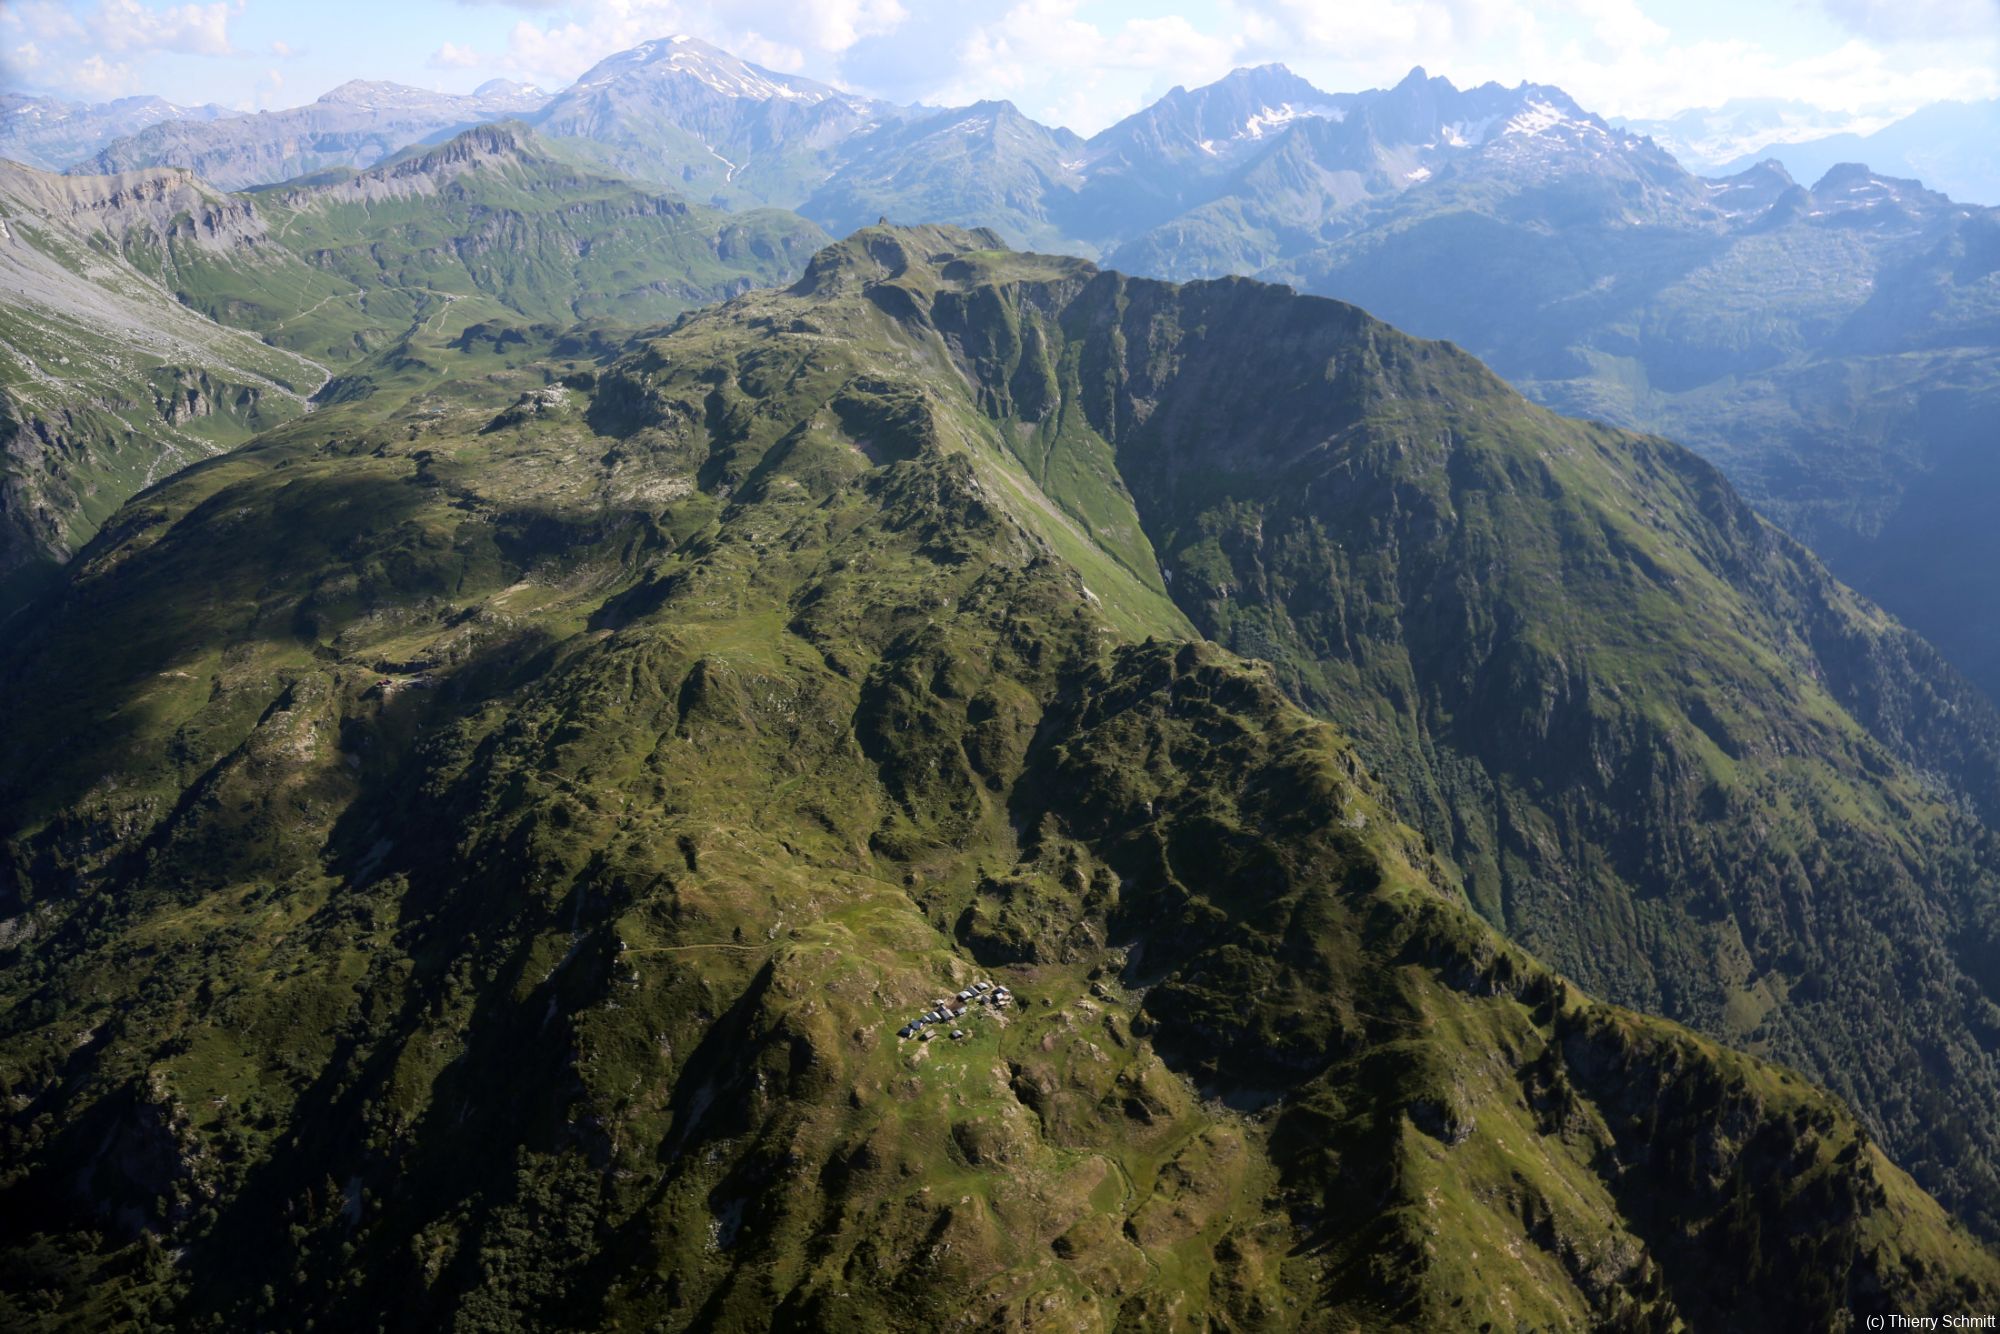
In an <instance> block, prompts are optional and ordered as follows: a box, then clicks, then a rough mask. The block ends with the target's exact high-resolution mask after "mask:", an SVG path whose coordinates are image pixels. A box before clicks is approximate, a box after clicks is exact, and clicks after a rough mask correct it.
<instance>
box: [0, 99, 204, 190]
mask: <svg viewBox="0 0 2000 1334" xmlns="http://www.w3.org/2000/svg"><path fill="white" fill-rule="evenodd" d="M233 114H235V113H234V112H231V111H229V110H227V109H226V108H223V107H219V106H216V105H214V104H213V103H210V104H208V105H205V106H198V107H184V106H176V105H175V104H174V103H172V102H169V101H167V100H166V99H165V98H163V97H121V98H117V99H116V100H114V101H110V102H99V103H85V102H71V101H68V100H66V99H63V98H59V97H31V96H28V95H27V94H24V93H0V158H5V159H7V160H8V161H10V162H18V163H21V164H23V165H24V166H29V167H40V168H42V169H43V170H44V171H61V170H62V169H63V168H64V167H67V166H69V165H70V164H72V163H75V162H80V161H83V160H84V159H86V158H89V157H92V156H94V155H95V154H96V153H98V152H99V151H100V150H102V149H103V148H104V147H105V146H107V145H108V144H111V143H112V142H114V141H116V140H119V139H123V138H125V137H127V136H128V135H133V134H137V133H138V132H140V131H141V130H144V129H146V128H148V127H150V126H153V125H158V124H161V123H162V122H167V121H211V120H220V119H222V118H223V117H226V116H230V115H233Z"/></svg>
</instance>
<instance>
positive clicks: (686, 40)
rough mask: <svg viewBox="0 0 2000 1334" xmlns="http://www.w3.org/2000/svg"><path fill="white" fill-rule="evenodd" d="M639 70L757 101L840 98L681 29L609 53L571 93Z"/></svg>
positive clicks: (818, 85) (835, 91) (831, 91)
mask: <svg viewBox="0 0 2000 1334" xmlns="http://www.w3.org/2000/svg"><path fill="white" fill-rule="evenodd" d="M640 70H647V71H650V72H653V73H656V74H657V73H669V74H671V75H673V76H677V77H680V78H686V79H692V80H694V81H695V82H697V83H701V84H705V85H706V86H708V87H709V88H712V89H714V90H715V91H716V92H718V93H721V94H722V95H723V96H725V97H733V98H743V99H746V100H749V101H756V102H769V101H787V102H804V103H818V102H825V101H828V100H830V99H833V98H837V97H840V96H841V94H840V93H839V92H838V91H837V90H835V89H832V88H829V87H827V86H826V85H824V84H819V83H814V82H813V81H812V80H810V79H798V78H792V77H791V76H789V75H784V74H778V73H774V72H773V71H771V70H767V69H764V68H762V67H761V66H758V65H753V64H751V63H750V62H749V61H747V60H742V59H740V58H738V57H736V56H733V55H731V54H729V52H727V51H724V50H721V49H719V48H717V47H714V46H710V45H709V44H708V43H707V42H704V41H702V40H700V39H699V38H696V37H689V36H687V35H686V34H682V33H676V34H675V35H673V36H671V37H660V38H655V39H654V40H652V41H648V42H641V43H640V44H639V45H637V46H635V47H633V48H632V49H631V50H629V51H621V52H619V53H618V54H617V55H614V56H607V57H606V58H605V59H603V60H601V61H599V62H598V63H597V64H596V65H595V66H593V67H592V68H591V69H589V70H588V71H586V72H585V73H584V76H583V77H582V78H580V79H578V80H577V81H576V83H575V84H573V85H572V86H571V91H572V92H588V91H590V90H592V89H596V88H602V87H604V86H606V85H608V84H610V83H613V82H615V81H617V80H619V79H622V78H625V77H627V76H628V75H631V74H634V73H636V72H638V71H640Z"/></svg>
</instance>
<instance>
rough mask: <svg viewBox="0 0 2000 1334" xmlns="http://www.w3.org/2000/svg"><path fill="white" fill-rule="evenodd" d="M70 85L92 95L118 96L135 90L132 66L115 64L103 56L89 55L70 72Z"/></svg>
mask: <svg viewBox="0 0 2000 1334" xmlns="http://www.w3.org/2000/svg"><path fill="white" fill-rule="evenodd" d="M69 86H70V87H72V88H74V89H76V90H77V91H78V92H80V93H85V94H88V95H90V96H92V97H116V96H118V95H120V94H122V93H129V92H132V91H134V87H135V85H134V83H133V80H132V67H131V66H130V65H128V64H122V63H120V64H113V63H112V62H110V61H108V60H106V59H105V58H104V57H103V56H88V57H86V58H85V59H83V60H81V61H79V62H77V64H76V65H75V66H73V67H72V68H71V70H70V72H69Z"/></svg>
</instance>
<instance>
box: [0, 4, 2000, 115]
mask: <svg viewBox="0 0 2000 1334" xmlns="http://www.w3.org/2000/svg"><path fill="white" fill-rule="evenodd" d="M675 32H687V33H692V34H694V35H696V36H700V37H705V38H707V39H709V40H710V41H713V42H715V43H716V44H717V45H720V46H724V47H727V48H728V49H730V50H732V51H735V52H736V53H737V54H739V55H742V56H744V57H746V58H748V59H751V60H754V61H757V62H758V63H760V64H764V65H768V66H770V67H772V68H775V69H781V70H787V71H792V72H798V73H803V74H807V75H810V76H812V77H815V78H819V79H824V80H826V81H828V82H831V83H837V84H840V85H842V86H845V87H848V88H852V89H855V90H856V91H860V92H866V93H871V94H874V95H877V96H882V97H887V98H891V99H893V100H895V101H899V102H908V101H919V100H921V101H926V102H935V103H946V102H966V101H972V100H976V99H978V98H981V97H1006V98H1010V99H1012V100H1013V101H1014V102H1016V103H1017V104H1018V105H1020V106H1021V108H1022V109H1023V110H1025V111H1027V112H1028V113H1029V114H1030V115H1033V116H1035V117H1037V118H1038V119H1041V120H1045V121H1051V122H1055V123H1061V124H1067V125H1069V126H1070V127H1071V128H1072V129H1075V130H1078V131H1080V132H1082V133H1089V132H1091V131H1093V130H1096V129H1099V128H1101V127H1102V126H1104V125H1106V124H1109V123H1110V122H1111V121H1113V120H1116V119H1117V118H1119V117H1120V116H1123V115H1126V114H1128V113H1130V112H1131V111H1133V110H1136V109H1137V108H1139V107H1140V106H1142V105H1144V104H1145V103H1147V102H1149V101H1151V100H1152V99H1153V98H1155V97H1157V96H1159V94H1161V93H1163V92H1165V91H1166V90H1167V89H1168V88H1170V87H1172V86H1173V85H1174V84H1176V83H1181V84H1187V85H1190V86H1191V85H1194V84H1199V83H1204V82H1207V81H1209V80H1211V79H1214V78H1216V77H1218V76H1220V75H1222V74H1224V73H1226V72H1227V71H1228V70H1229V69H1231V68H1232V67H1234V66H1237V65H1243V64H1256V63H1262V62H1265V61H1271V60H1277V61H1282V62H1284V63H1285V64H1288V65H1290V66H1291V67H1292V68H1293V69H1294V70H1296V71H1298V72H1299V73H1301V74H1303V75H1305V76H1306V77H1307V78H1310V79H1312V80H1313V81H1314V82H1315V83H1318V84H1319V85H1320V86H1321V87H1324V88H1328V89H1333V90H1342V89H1350V88H1362V87H1371V86H1378V85H1381V84H1384V83H1389V82H1394V81H1395V80H1396V79H1398V78H1400V77H1401V76H1402V75H1403V74H1404V73H1405V72H1407V71H1408V70H1409V68H1410V67H1411V66H1412V65H1417V64H1421V65H1424V66H1425V67H1426V68H1428V69H1429V70H1430V71H1431V72H1432V73H1434V74H1444V75H1448V76H1450V77H1451V78H1452V79H1453V80H1455V81H1457V82H1459V83H1461V84H1465V83H1476V82H1481V81H1484V80H1486V79H1497V80H1499V81H1501V82H1503V83H1509V84H1512V83H1516V82H1519V81H1521V80H1523V79H1528V80H1533V81H1537V82H1543V83H1555V84H1559V85H1561V86H1562V87H1564V88H1566V89H1567V90H1569V91H1570V92H1571V93H1573V94H1574V95H1575V96H1576V97H1577V98H1578V99H1579V100H1580V101H1581V102H1583V103H1584V104H1585V105H1586V106H1588V107H1590V108H1591V109H1593V110H1596V111H1599V112H1602V113H1604V114H1607V115H1627V116H1651V115H1663V114H1667V113H1670V112H1672V111H1676V110H1680V109H1683V108H1686V107H1692V106H1708V105H1714V104H1716V103H1718V102H1720V101H1722V100H1724V99H1726V98H1729V97H1731V96H1739V97H1764V96H1772V97H1786V98H1796V99H1799V100H1802V101H1807V102H1811V103H1813V104H1815V105H1818V106H1823V107H1829V108H1835V109H1840V110H1845V111H1877V112H1879V111H1886V110H1907V109H1909V108H1911V107H1914V106H1917V105H1920V104H1922V103H1924V102H1928V101H1933V100H1936V99H1939V98H1944V97H1991V96H1996V95H2000V72H1996V71H2000V0H1735V2H1734V3H1732V2H1730V0H1678V2H1672V3H1670V2H1669V0H1359V2H1355V0H1186V3H1181V4H1176V5H1171V6H1167V5H1158V4H1145V3H1138V2H1137V0H944V2H942V3H940V2H939V0H340V2H339V3H323V2H319V0H315V2H313V3H300V0H206V2H203V0H195V2H193V3H169V2H168V0H0V62H4V65H0V76H4V83H5V86H7V87H9V88H12V89H18V90H25V91H33V92H49V93H55V94H58V95H61V96H66V97H73V98H78V99H83V100H93V101H94V100H102V99H104V98H107V97H113V96H122V95H124V94H128V93H136V92H151V93H159V94H161V95H163V96H165V97H168V98H170V99H172V100H174V101H176V102H183V103H198V102H219V103H222V104H223V105H225V106H232V107H239V108H244V109H250V108H264V107H276V106H293V105H297V104H299V103H301V102H308V101H311V100H312V99H313V98H314V97H317V96H318V95H319V94H320V93H322V92H324V91H326V90H327V89H328V88H330V87H332V86H334V85H335V84H338V83H340V82H343V81H344V80H346V79H350V78H370V79H393V80H397V81H399V82H403V83H412V84H417V85H420V86H423V87H429V88H438V89H444V90H450V91H462V90H467V89H470V88H472V87H473V86H475V85H476V84H478V83H480V82H482V81H484V80H486V79H489V78H495V77H506V78H513V79H525V80H527V81H530V82H534V83H539V84H541V85H542V86H544V87H547V88H557V87H560V86H562V85H563V84H564V83H566V82H568V81H569V80H570V79H573V78H574V77H575V76H576V75H577V74H579V73H581V72H582V71H583V70H584V69H585V68H587V67H588V66H589V65H590V64H591V63H592V62H593V61H595V60H597V59H599V58H601V57H603V56H605V55H608V54H610V53H611V52H613V51H618V50H623V49H625V48H626V47H629V46H632V45H634V44H636V43H637V42H640V41H643V40H645V39H647V38H649V37H658V36H664V35H667V34H670V33H675Z"/></svg>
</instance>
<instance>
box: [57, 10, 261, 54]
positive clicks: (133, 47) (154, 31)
mask: <svg viewBox="0 0 2000 1334" xmlns="http://www.w3.org/2000/svg"><path fill="white" fill-rule="evenodd" d="M241 9H242V6H241V4H240V3H238V4H227V3H220V2H218V3H216V4H209V5H169V6H167V7H166V8H164V9H149V8H147V7H146V6H145V5H142V4H140V3H139V2H138V0H102V2H101V3H100V4H99V5H98V7H97V10H96V12H95V13H93V14H92V15H91V16H90V18H89V19H88V20H86V24H87V26H88V28H89V30H90V35H91V37H92V38H93V39H95V40H96V41H97V42H98V43H99V44H100V45H101V46H102V47H103V48H104V49H105V50H107V51H177V52H180V53H182V54H184V55H203V56H226V55H229V54H230V53H231V51H232V50H233V49H234V48H233V47H231V46H230V44H229V20H230V18H231V17H233V16H234V15H235V14H237V13H240V12H241Z"/></svg>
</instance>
